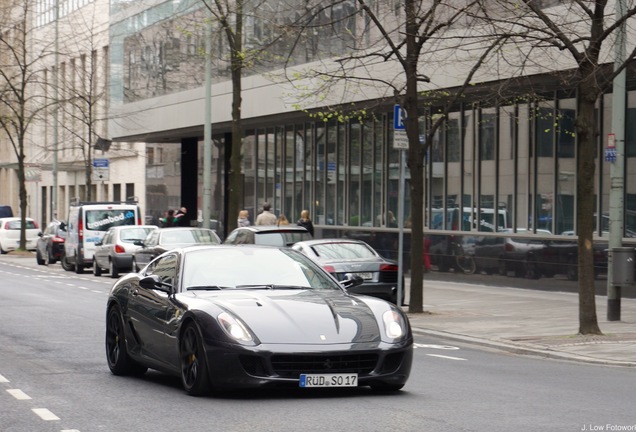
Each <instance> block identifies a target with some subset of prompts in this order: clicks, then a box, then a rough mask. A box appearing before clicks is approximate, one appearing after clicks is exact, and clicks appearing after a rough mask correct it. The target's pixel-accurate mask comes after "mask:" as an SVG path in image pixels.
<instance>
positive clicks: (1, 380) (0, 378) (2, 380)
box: [0, 375, 9, 383]
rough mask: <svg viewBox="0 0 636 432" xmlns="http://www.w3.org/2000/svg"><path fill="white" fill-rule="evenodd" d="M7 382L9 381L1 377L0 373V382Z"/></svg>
mask: <svg viewBox="0 0 636 432" xmlns="http://www.w3.org/2000/svg"><path fill="white" fill-rule="evenodd" d="M7 382H9V380H8V379H6V378H5V377H3V376H2V375H0V383H7Z"/></svg>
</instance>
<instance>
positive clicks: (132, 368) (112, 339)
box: [106, 306, 148, 375]
mask: <svg viewBox="0 0 636 432" xmlns="http://www.w3.org/2000/svg"><path fill="white" fill-rule="evenodd" d="M106 360H107V361H108V367H109V368H110V371H111V372H112V373H113V374H115V375H143V374H144V373H146V371H147V370H148V368H147V367H145V366H142V365H140V364H139V363H137V362H135V361H134V360H133V359H131V358H130V356H129V355H128V350H127V349H126V339H125V336H124V321H123V318H122V316H121V311H120V309H119V307H118V306H113V307H111V308H110V310H109V311H108V318H107V320H106Z"/></svg>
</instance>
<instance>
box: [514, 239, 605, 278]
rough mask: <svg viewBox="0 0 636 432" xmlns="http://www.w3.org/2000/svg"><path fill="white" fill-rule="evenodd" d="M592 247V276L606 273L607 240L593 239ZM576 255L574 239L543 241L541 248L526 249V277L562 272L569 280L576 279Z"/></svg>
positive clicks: (546, 275) (576, 245)
mask: <svg viewBox="0 0 636 432" xmlns="http://www.w3.org/2000/svg"><path fill="white" fill-rule="evenodd" d="M592 247H593V252H594V276H595V277H598V276H599V275H601V274H607V248H608V244H607V242H603V241H595V242H594V244H593V246H592ZM578 255H579V249H578V244H577V242H576V241H568V240H550V241H545V242H544V244H543V246H542V247H541V248H538V249H534V250H531V251H528V257H527V260H526V262H527V268H526V272H525V274H526V277H528V278H531V279H539V278H540V277H542V276H544V277H553V276H554V275H557V274H564V275H566V276H567V278H568V279H569V280H578V278H579V276H578V274H579V272H578Z"/></svg>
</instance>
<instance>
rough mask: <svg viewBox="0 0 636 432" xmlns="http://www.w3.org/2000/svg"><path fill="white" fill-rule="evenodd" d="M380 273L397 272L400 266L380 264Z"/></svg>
mask: <svg viewBox="0 0 636 432" xmlns="http://www.w3.org/2000/svg"><path fill="white" fill-rule="evenodd" d="M380 271H384V272H396V271H398V266H397V265H395V264H380Z"/></svg>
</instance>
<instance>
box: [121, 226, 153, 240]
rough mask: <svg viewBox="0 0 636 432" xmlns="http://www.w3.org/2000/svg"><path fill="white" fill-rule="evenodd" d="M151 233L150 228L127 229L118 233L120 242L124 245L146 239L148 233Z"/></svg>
mask: <svg viewBox="0 0 636 432" xmlns="http://www.w3.org/2000/svg"><path fill="white" fill-rule="evenodd" d="M150 231H152V228H129V229H123V230H121V232H120V233H119V237H120V238H121V241H123V242H126V243H132V242H134V241H135V240H143V239H145V238H146V236H147V235H148V233H149V232H150Z"/></svg>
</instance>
